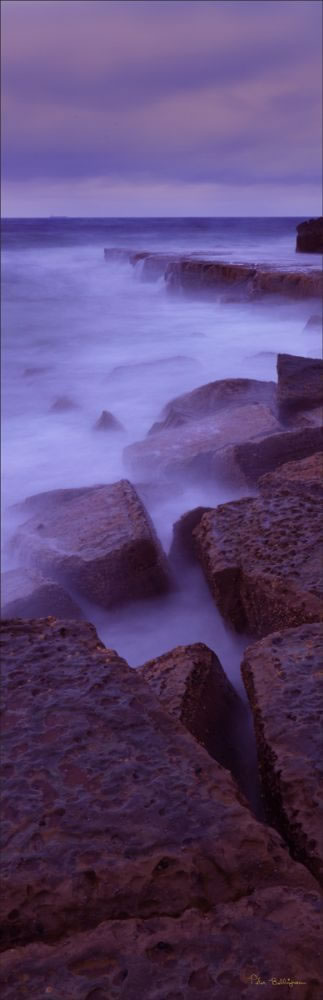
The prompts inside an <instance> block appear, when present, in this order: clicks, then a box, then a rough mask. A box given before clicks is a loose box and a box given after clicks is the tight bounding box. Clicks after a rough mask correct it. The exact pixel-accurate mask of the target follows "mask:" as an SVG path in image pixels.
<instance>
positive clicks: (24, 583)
mask: <svg viewBox="0 0 323 1000" xmlns="http://www.w3.org/2000/svg"><path fill="white" fill-rule="evenodd" d="M48 615H53V616H54V617H55V618H72V619H78V618H82V612H81V610H80V608H79V607H78V605H77V604H76V602H75V601H73V599H72V597H71V596H70V594H68V593H67V591H66V590H64V588H63V587H61V586H60V585H59V584H58V583H53V581H52V580H48V579H46V577H44V576H42V575H41V573H38V572H37V571H36V570H26V569H22V568H20V569H13V570H9V571H8V572H7V573H3V574H2V576H1V617H2V618H47V616H48Z"/></svg>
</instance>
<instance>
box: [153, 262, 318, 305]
mask: <svg viewBox="0 0 323 1000" xmlns="http://www.w3.org/2000/svg"><path fill="white" fill-rule="evenodd" d="M165 280H166V283H167V286H168V287H169V288H170V289H171V290H173V291H176V290H178V289H180V290H184V291H188V292H204V293H210V292H213V293H214V292H216V291H218V289H219V288H221V286H222V287H223V286H225V285H227V284H230V285H234V286H235V288H238V289H240V290H245V292H246V294H247V295H248V297H250V298H253V297H257V296H258V295H261V294H262V295H265V294H270V295H271V294H276V295H286V296H288V297H291V298H313V297H319V296H320V295H321V293H322V278H321V272H320V271H319V270H317V271H307V272H306V271H300V270H297V271H279V270H277V269H276V268H269V267H268V268H258V267H255V266H254V265H252V264H231V263H228V262H227V261H219V260H217V261H214V260H202V259H200V258H195V259H194V258H180V259H178V260H175V261H171V262H170V263H169V264H168V266H167V267H166V271H165Z"/></svg>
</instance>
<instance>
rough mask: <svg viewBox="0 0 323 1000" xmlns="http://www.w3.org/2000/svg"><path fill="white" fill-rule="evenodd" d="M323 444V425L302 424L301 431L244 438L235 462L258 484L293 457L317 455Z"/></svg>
mask: <svg viewBox="0 0 323 1000" xmlns="http://www.w3.org/2000/svg"><path fill="white" fill-rule="evenodd" d="M322 447H323V428H322V426H317V427H304V428H303V427H302V428H301V429H300V430H296V429H295V430H286V431H282V432H281V433H279V434H270V435H265V436H264V437H260V438H258V439H257V440H256V441H244V442H242V444H238V445H236V446H235V449H234V461H235V462H236V464H237V465H238V466H239V468H240V469H241V471H242V472H243V474H244V476H245V478H246V480H247V482H248V483H251V484H252V483H255V482H256V481H257V479H258V478H259V476H263V475H265V473H266V472H270V471H271V470H273V469H275V468H276V467H277V466H280V465H283V464H284V463H286V462H287V461H288V460H289V459H291V460H293V459H294V460H295V461H297V460H299V459H303V458H306V457H307V456H308V455H313V454H314V453H315V452H317V451H318V449H319V448H322Z"/></svg>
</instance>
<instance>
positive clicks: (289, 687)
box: [242, 624, 323, 884]
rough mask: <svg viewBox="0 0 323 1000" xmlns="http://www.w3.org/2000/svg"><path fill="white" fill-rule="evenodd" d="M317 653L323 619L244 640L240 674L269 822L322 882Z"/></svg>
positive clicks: (321, 652) (321, 649) (321, 654)
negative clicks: (246, 643) (259, 638)
mask: <svg viewBox="0 0 323 1000" xmlns="http://www.w3.org/2000/svg"><path fill="white" fill-rule="evenodd" d="M322 658H323V626H322V625H319V624H318V625H302V626H301V627H300V628H296V629H285V630H284V631H283V632H275V633H274V634H273V635H270V636H268V637H267V638H266V639H263V640H262V641H261V642H257V643H256V644H255V645H254V646H250V647H249V649H247V650H246V653H245V657H244V661H243V664H242V676H243V680H244V683H245V686H246V689H247V693H248V696H249V701H250V705H251V708H252V712H253V716H254V722H255V730H256V739H257V745H258V755H259V763H260V770H261V777H262V783H263V789H264V796H265V801H266V804H267V810H268V817H269V821H270V823H271V824H272V825H275V826H277V827H278V829H280V831H281V833H282V834H283V836H284V837H285V839H286V840H287V842H288V844H289V846H290V848H291V850H292V852H293V855H294V857H296V858H298V859H299V860H300V861H302V862H303V863H304V864H306V865H307V866H308V868H309V869H310V870H311V871H312V872H313V875H315V876H316V878H317V879H318V880H319V881H320V882H321V883H322V884H323V840H322V830H323V805H322V799H321V798H320V784H321V777H322V740H321V734H322V731H321V721H322V710H323V685H322V676H323V674H322Z"/></svg>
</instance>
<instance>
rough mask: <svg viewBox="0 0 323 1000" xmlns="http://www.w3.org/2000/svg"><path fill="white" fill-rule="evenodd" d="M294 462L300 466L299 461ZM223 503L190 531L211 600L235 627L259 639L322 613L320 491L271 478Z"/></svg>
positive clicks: (306, 484) (316, 618)
mask: <svg viewBox="0 0 323 1000" xmlns="http://www.w3.org/2000/svg"><path fill="white" fill-rule="evenodd" d="M299 464H300V465H302V463H299ZM266 478H267V487H265V488H264V489H263V488H262V485H261V484H262V480H260V487H261V489H262V496H261V497H259V498H257V499H249V498H248V497H247V498H245V499H242V500H237V501H235V502H233V503H227V504H223V505H222V506H220V507H217V508H216V509H215V510H214V511H212V512H211V513H210V514H205V515H204V516H203V517H202V520H201V521H200V524H199V525H198V527H197V528H196V529H195V531H194V538H195V540H196V548H197V554H198V556H199V559H200V561H201V563H202V566H203V568H204V571H205V575H206V578H207V580H208V583H209V585H210V588H211V591H212V594H213V596H214V598H215V600H216V603H217V605H218V607H219V609H220V611H221V613H222V614H223V615H224V617H225V618H228V619H229V621H230V622H231V623H232V624H233V625H234V627H235V628H236V629H237V630H238V631H249V632H250V633H251V634H256V635H258V636H264V635H266V634H267V633H268V632H272V631H274V630H275V629H281V628H289V627H293V626H297V625H301V624H302V623H303V622H304V623H305V622H315V621H319V620H320V619H321V616H322V608H323V606H322V596H321V595H322V562H321V550H320V534H321V513H320V510H321V503H322V498H321V489H320V487H319V485H318V483H317V482H314V483H312V482H306V481H304V482H303V481H301V479H300V481H297V480H296V479H295V480H294V481H293V482H291V483H288V480H287V479H286V481H284V482H283V484H282V487H281V489H279V488H278V487H277V484H276V483H273V485H272V487H271V488H270V483H269V484H268V479H269V477H266Z"/></svg>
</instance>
